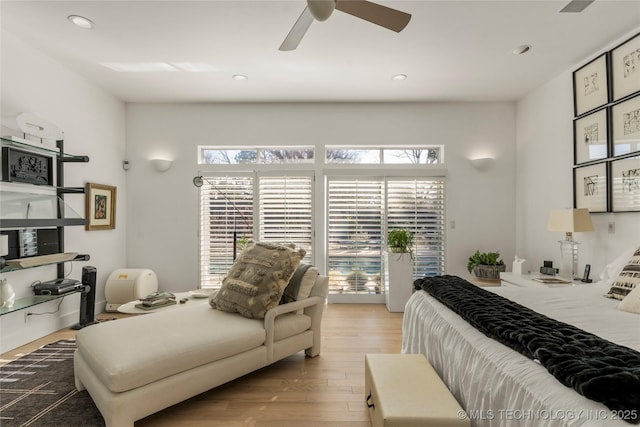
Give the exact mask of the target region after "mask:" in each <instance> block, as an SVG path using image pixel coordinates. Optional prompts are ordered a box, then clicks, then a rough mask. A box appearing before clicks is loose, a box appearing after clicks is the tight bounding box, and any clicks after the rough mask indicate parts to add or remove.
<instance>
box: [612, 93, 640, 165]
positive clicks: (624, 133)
mask: <svg viewBox="0 0 640 427" xmlns="http://www.w3.org/2000/svg"><path fill="white" fill-rule="evenodd" d="M609 123H610V127H611V135H612V136H611V140H612V147H611V156H612V157H620V156H627V155H630V154H633V153H640V94H638V95H636V96H633V97H631V98H626V99H624V100H623V101H621V102H618V103H616V104H614V105H613V106H612V107H611V119H610V122H609Z"/></svg>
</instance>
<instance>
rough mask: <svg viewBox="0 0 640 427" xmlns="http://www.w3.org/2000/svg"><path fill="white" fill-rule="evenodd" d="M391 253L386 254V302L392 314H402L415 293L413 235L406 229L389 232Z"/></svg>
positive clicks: (388, 242)
mask: <svg viewBox="0 0 640 427" xmlns="http://www.w3.org/2000/svg"><path fill="white" fill-rule="evenodd" d="M387 244H388V245H389V251H388V252H384V287H385V292H384V294H385V302H386V304H387V309H388V310H389V311H391V312H402V311H404V307H405V305H406V303H407V301H408V300H409V297H411V294H412V292H413V233H412V232H411V231H409V230H406V229H404V228H399V229H395V230H391V231H389V234H388V235H387Z"/></svg>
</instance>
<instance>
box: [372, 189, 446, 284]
mask: <svg viewBox="0 0 640 427" xmlns="http://www.w3.org/2000/svg"><path fill="white" fill-rule="evenodd" d="M444 206H445V205H444V182H443V181H440V180H424V179H412V180H394V179H388V180H387V230H393V229H395V228H404V229H407V230H409V231H411V232H413V235H414V242H413V277H414V278H416V279H417V278H420V277H424V276H437V275H441V274H444V230H445V226H444V224H445V222H444ZM385 236H386V233H385Z"/></svg>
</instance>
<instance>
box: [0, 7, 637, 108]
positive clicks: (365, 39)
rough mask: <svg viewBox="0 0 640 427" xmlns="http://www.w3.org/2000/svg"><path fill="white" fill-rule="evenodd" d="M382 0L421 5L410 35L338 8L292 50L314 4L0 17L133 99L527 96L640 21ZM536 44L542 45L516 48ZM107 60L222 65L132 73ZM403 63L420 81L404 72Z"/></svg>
mask: <svg viewBox="0 0 640 427" xmlns="http://www.w3.org/2000/svg"><path fill="white" fill-rule="evenodd" d="M378 3H381V4H384V5H386V6H389V7H392V8H395V9H399V10H402V11H405V12H408V13H410V14H412V15H413V16H412V19H411V22H409V25H408V26H407V27H406V28H405V30H404V31H402V32H401V33H395V32H392V31H390V30H387V29H384V28H382V27H378V26H376V25H374V24H371V23H368V22H365V21H362V20H360V19H358V18H355V17H353V16H350V15H347V14H344V13H342V12H340V11H335V12H334V14H333V15H332V16H331V17H330V18H329V19H328V20H327V21H325V22H314V23H313V25H311V28H310V29H309V31H308V32H307V34H306V36H305V38H304V39H303V40H302V43H301V44H300V46H299V47H298V49H297V50H295V51H291V52H281V51H279V50H278V47H279V46H280V44H281V43H282V41H283V39H284V38H285V36H286V35H287V33H288V32H289V30H290V28H291V27H292V26H293V24H294V22H295V21H296V19H297V18H298V16H299V15H300V13H301V12H302V10H303V9H304V6H305V4H306V3H305V1H304V0H288V1H269V0H257V1H242V0H236V1H114V0H112V1H25V0H21V1H6V0H2V1H1V3H0V13H1V24H2V29H3V30H6V31H9V32H10V33H12V34H14V35H16V36H18V37H20V38H22V39H24V40H25V41H27V42H28V43H29V44H31V45H33V46H35V47H37V48H38V49H40V50H42V51H44V52H46V53H47V54H49V55H51V56H52V57H54V58H56V59H58V60H60V61H61V62H63V63H66V64H68V65H69V66H70V67H71V68H73V69H75V70H77V71H78V72H79V73H81V74H83V75H85V76H86V77H87V78H89V79H90V80H93V81H95V82H96V83H97V84H99V85H100V86H102V87H103V88H105V89H106V90H107V91H109V92H111V93H113V94H114V95H115V96H117V97H119V98H121V99H122V100H124V101H127V102H286V101H295V102H324V101H327V102H328V101H339V102H349V101H487V100H490V101H493V100H495V101H502V100H515V99H518V98H520V97H522V96H523V95H525V94H527V93H528V92H529V91H531V90H533V89H535V88H536V87H538V86H539V85H541V84H543V83H544V82H546V81H548V80H550V79H551V78H553V77H555V76H557V75H558V74H560V73H562V72H564V71H566V70H569V69H572V67H575V66H576V64H578V63H580V62H581V61H583V60H584V59H585V58H587V57H589V56H592V55H593V54H594V53H595V52H597V51H599V50H601V49H603V48H604V47H606V46H607V45H609V44H610V43H612V42H614V41H615V40H616V39H619V38H620V37H623V36H625V35H626V34H628V33H629V32H630V31H633V30H634V29H636V28H638V27H640V0H624V1H611V0H596V1H595V2H594V3H592V4H591V5H590V6H589V7H588V8H587V9H586V10H585V11H584V12H582V13H578V14H560V13H558V11H559V10H560V9H561V8H562V7H563V6H564V5H565V4H566V1H558V0H554V1H545V0H535V1H482V0H476V1H457V0H447V1H424V0H423V1H390V0H386V1H385V0H382V1H379V2H378ZM70 14H78V15H83V16H85V17H87V18H89V19H91V20H93V21H94V22H95V28H94V29H93V30H82V29H79V28H77V27H75V26H73V25H72V24H71V23H70V22H69V21H68V20H67V16H68V15H70ZM522 44H530V45H532V49H531V51H530V52H529V53H527V54H525V55H520V56H516V55H513V54H512V53H511V51H512V50H513V49H514V48H515V47H516V46H518V45H522ZM104 62H117V63H138V62H166V63H183V62H189V63H200V64H208V65H209V66H211V67H213V71H209V72H199V73H196V72H184V71H180V72H171V73H166V72H165V73H160V72H156V73H124V72H116V71H113V70H110V69H108V68H106V67H104V66H102V65H99V63H104ZM25 66H28V64H25ZM398 73H403V74H406V75H407V76H408V78H407V79H406V80H405V81H402V82H398V81H393V80H392V78H391V77H392V76H393V75H395V74H398ZM233 74H244V75H247V76H248V80H247V81H234V80H233V79H232V78H231V76H232V75H233Z"/></svg>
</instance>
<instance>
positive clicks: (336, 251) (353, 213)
mask: <svg viewBox="0 0 640 427" xmlns="http://www.w3.org/2000/svg"><path fill="white" fill-rule="evenodd" d="M383 202H384V181H383V180H382V179H375V178H374V179H358V178H350V179H330V180H329V181H328V224H327V232H328V236H327V246H328V247H327V269H328V270H329V290H330V292H332V293H380V292H381V281H380V280H381V276H380V272H381V259H382V233H383V216H384V203H383Z"/></svg>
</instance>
